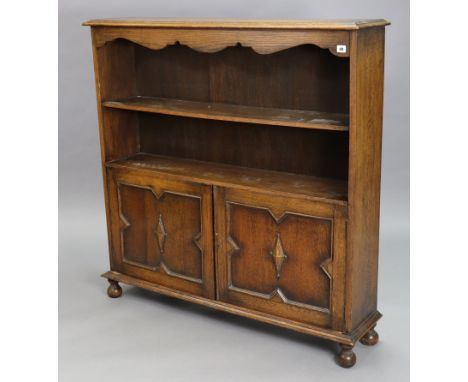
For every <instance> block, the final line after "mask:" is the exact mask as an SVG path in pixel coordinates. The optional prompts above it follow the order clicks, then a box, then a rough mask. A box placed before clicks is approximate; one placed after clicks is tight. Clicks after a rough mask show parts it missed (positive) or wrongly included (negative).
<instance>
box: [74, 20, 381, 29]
mask: <svg viewBox="0 0 468 382" xmlns="http://www.w3.org/2000/svg"><path fill="white" fill-rule="evenodd" d="M389 24H390V23H389V22H388V21H387V20H383V19H375V20H366V19H342V20H235V19H224V20H223V19H219V20H197V19H193V20H177V19H153V18H115V19H98V20H89V21H86V22H84V23H83V25H88V26H106V27H148V28H193V29H197V28H199V29H210V28H213V29H319V30H356V29H363V28H370V27H382V26H385V25H389Z"/></svg>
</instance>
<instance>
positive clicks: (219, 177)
mask: <svg viewBox="0 0 468 382" xmlns="http://www.w3.org/2000/svg"><path fill="white" fill-rule="evenodd" d="M107 166H108V167H119V168H130V169H140V170H146V171H153V172H157V173H163V174H166V175H172V176H177V177H178V178H181V179H183V180H188V181H191V182H197V183H202V184H208V185H214V186H221V187H229V188H238V189H239V188H240V189H246V190H251V191H261V192H268V193H272V194H275V195H282V196H292V197H302V198H307V199H311V200H318V201H322V202H328V203H332V204H339V205H346V204H347V182H346V181H343V180H336V179H327V178H320V177H315V176H306V175H298V174H291V173H285V172H278V171H270V170H262V169H256V168H249V167H241V166H232V165H227V164H221V163H214V162H204V161H198V160H192V159H184V158H175V157H167V156H161V155H154V154H145V153H139V154H136V155H133V156H131V157H129V158H126V159H123V160H117V161H113V162H108V163H107Z"/></svg>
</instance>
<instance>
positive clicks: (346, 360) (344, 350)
mask: <svg viewBox="0 0 468 382" xmlns="http://www.w3.org/2000/svg"><path fill="white" fill-rule="evenodd" d="M340 346H341V351H340V352H339V353H338V354H337V355H336V358H335V359H336V362H337V363H338V365H340V366H341V367H346V368H348V367H352V366H354V364H355V363H356V354H354V352H353V347H352V346H347V345H340Z"/></svg>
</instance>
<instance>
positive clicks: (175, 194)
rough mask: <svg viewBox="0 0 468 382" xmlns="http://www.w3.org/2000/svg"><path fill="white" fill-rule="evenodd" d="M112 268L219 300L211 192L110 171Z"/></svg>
mask: <svg viewBox="0 0 468 382" xmlns="http://www.w3.org/2000/svg"><path fill="white" fill-rule="evenodd" d="M107 171H108V180H109V183H108V187H109V195H110V198H109V208H110V216H111V224H110V229H109V234H110V236H111V255H110V261H111V269H112V270H113V271H117V272H120V273H123V274H126V275H129V276H133V277H136V278H139V279H141V280H145V281H149V282H152V283H155V284H159V285H162V286H165V287H168V288H172V289H176V290H179V291H183V292H187V293H191V294H194V295H199V296H205V297H208V298H214V296H215V285H214V258H213V212H212V188H211V187H210V186H207V185H202V184H197V183H190V182H184V181H178V180H172V179H167V178H166V177H160V176H159V175H157V174H152V173H150V172H147V171H144V170H142V171H138V172H136V171H135V170H132V171H130V170H127V169H125V168H108V169H107Z"/></svg>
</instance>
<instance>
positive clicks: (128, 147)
mask: <svg viewBox="0 0 468 382" xmlns="http://www.w3.org/2000/svg"><path fill="white" fill-rule="evenodd" d="M388 24H389V23H388V22H387V21H385V20H336V21H325V20H323V21H235V20H218V21H216V20H214V21H188V20H186V21H180V20H156V19H103V20H91V21H88V22H85V23H84V25H87V26H91V33H92V43H93V53H94V69H95V78H96V91H97V103H98V116H99V131H100V140H101V149H102V150H101V151H102V167H103V177H104V189H105V201H106V211H107V223H108V235H109V252H110V271H108V272H107V273H104V275H103V277H105V278H107V279H108V280H109V283H110V286H109V289H108V294H109V296H110V297H119V296H120V295H121V293H122V289H121V287H120V285H119V282H121V283H126V284H130V285H134V286H137V287H141V288H145V289H148V290H150V291H154V292H157V293H161V294H164V295H168V296H173V297H176V298H180V299H183V300H186V301H190V302H194V303H198V304H202V305H205V306H207V307H210V308H215V309H219V310H222V311H225V312H230V313H233V314H237V315H240V316H245V317H249V318H252V319H256V320H259V321H263V322H266V323H269V324H273V325H277V326H280V327H284V328H288V329H291V330H296V331H298V332H302V333H306V334H311V335H315V336H318V337H322V338H325V339H328V340H331V341H335V342H337V343H339V344H340V345H341V346H340V351H339V353H338V354H337V357H336V360H337V362H338V364H340V365H341V366H344V367H350V366H352V365H354V363H355V361H356V356H355V354H354V352H353V347H354V345H355V343H356V342H357V341H359V340H360V341H361V342H362V343H364V344H366V345H374V344H376V343H377V341H378V335H377V333H376V332H375V330H374V327H375V325H376V322H377V320H378V319H379V318H380V317H381V315H380V313H379V312H378V311H377V263H378V237H379V198H380V167H381V165H380V163H381V140H382V109H383V70H384V34H385V26H386V25H388Z"/></svg>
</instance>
